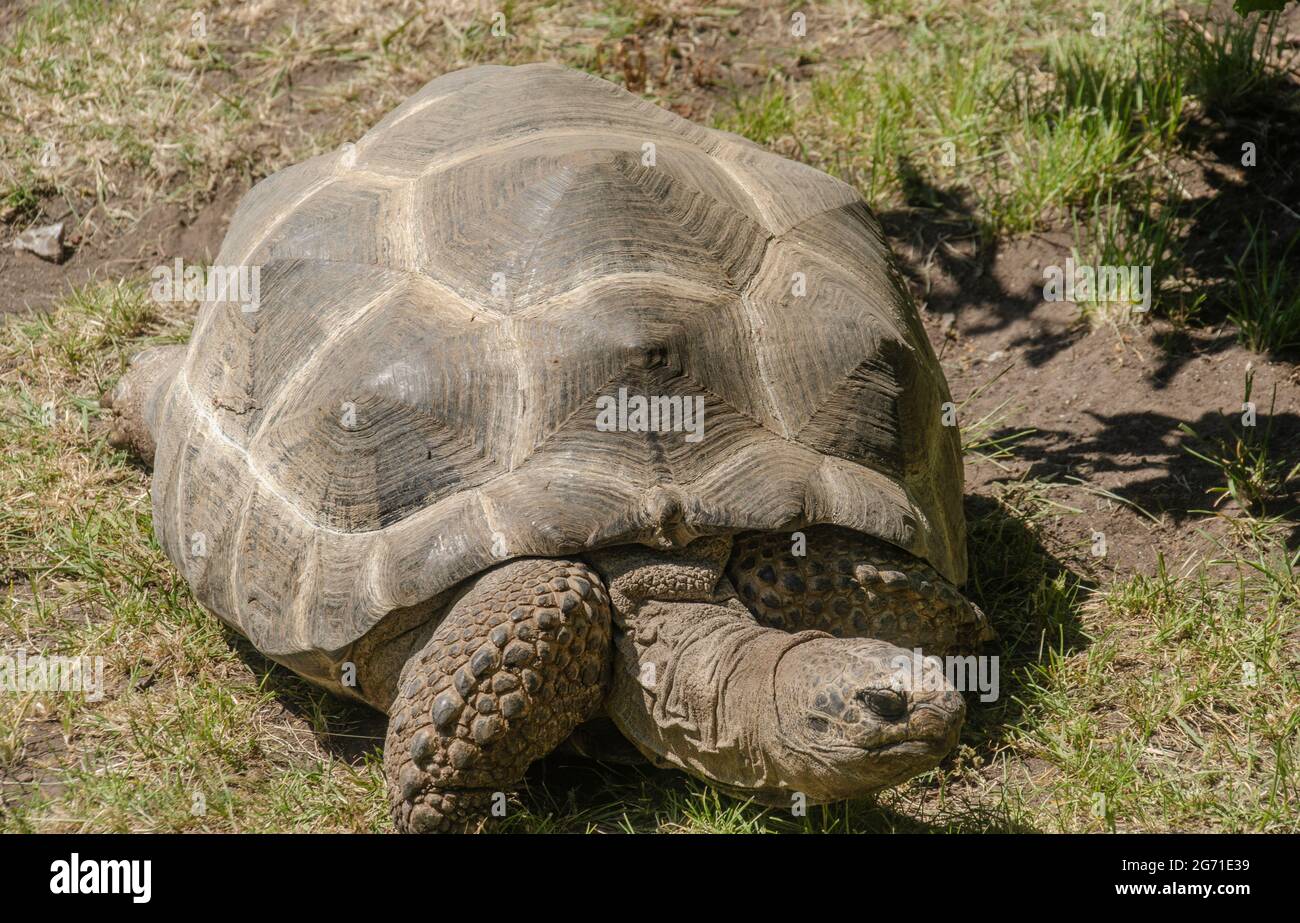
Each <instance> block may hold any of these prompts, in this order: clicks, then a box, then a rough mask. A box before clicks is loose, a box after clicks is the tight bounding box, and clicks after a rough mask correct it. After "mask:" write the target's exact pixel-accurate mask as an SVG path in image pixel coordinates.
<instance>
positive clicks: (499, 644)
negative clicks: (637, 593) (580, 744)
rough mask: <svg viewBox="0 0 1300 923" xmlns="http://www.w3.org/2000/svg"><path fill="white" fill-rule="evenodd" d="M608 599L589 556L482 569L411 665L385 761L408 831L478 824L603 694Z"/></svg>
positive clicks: (497, 810)
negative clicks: (585, 560)
mask: <svg viewBox="0 0 1300 923" xmlns="http://www.w3.org/2000/svg"><path fill="white" fill-rule="evenodd" d="M610 649H611V641H610V612H609V600H608V597H607V595H606V593H605V589H604V587H603V586H602V585H601V583H600V579H599V578H598V577H597V576H596V575H595V573H594V572H592V571H591V570H590V569H589V568H588V567H587V566H586V565H584V564H580V563H576V562H572V561H562V560H552V559H542V558H525V559H522V560H517V561H512V562H510V563H508V564H504V565H502V566H501V567H498V568H496V569H495V570H492V571H489V572H487V573H486V574H484V575H483V576H482V577H480V578H479V579H478V580H477V581H476V582H475V583H474V584H473V585H472V586H471V587H470V589H469V591H468V592H466V593H465V594H464V595H463V596H462V597H461V598H460V599H459V600H458V601H457V602H456V603H455V604H454V605H453V606H452V608H451V610H450V611H449V612H448V613H447V615H446V617H445V618H444V619H443V620H442V622H440V623H439V625H438V627H437V628H436V629H435V630H434V633H433V636H432V637H431V638H430V639H429V642H428V643H427V644H426V645H425V646H424V647H423V648H422V649H421V650H420V651H419V652H418V653H416V654H415V655H414V656H413V657H412V658H411V659H410V661H409V662H408V663H407V665H406V667H405V668H404V669H403V671H402V677H401V679H400V681H399V684H398V695H397V700H396V701H395V702H394V703H393V708H392V712H391V721H390V722H389V726H388V740H387V744H386V746H385V762H386V770H387V776H388V790H389V798H390V801H391V804H392V808H393V821H394V823H395V824H396V825H397V829H398V830H400V831H403V832H422V833H423V832H451V831H456V832H459V831H467V830H473V829H475V828H477V827H478V826H480V825H481V824H482V823H483V822H484V821H486V820H487V819H489V818H491V817H500V816H503V815H504V813H505V810H506V805H507V793H508V792H509V791H510V790H511V789H513V788H514V786H515V785H516V784H517V783H518V782H519V780H520V779H521V778H523V774H524V770H526V769H527V768H528V765H529V764H530V763H532V762H533V761H534V760H536V759H538V758H540V757H542V756H545V755H546V754H547V753H549V752H550V751H551V750H553V749H555V747H557V746H558V745H559V744H560V743H561V742H562V741H563V740H564V739H565V738H566V737H568V736H569V734H570V733H572V731H573V729H574V728H576V727H577V726H578V725H579V724H581V723H582V722H583V721H585V720H587V719H588V718H590V717H592V716H593V715H594V714H595V713H596V712H597V710H598V709H599V708H600V705H601V702H602V700H603V698H604V693H605V687H606V683H607V679H608V673H609V660H610V656H611V655H610Z"/></svg>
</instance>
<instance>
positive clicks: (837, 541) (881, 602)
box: [727, 526, 994, 657]
mask: <svg viewBox="0 0 1300 923" xmlns="http://www.w3.org/2000/svg"><path fill="white" fill-rule="evenodd" d="M804 535H805V538H806V546H805V549H804V550H805V551H806V554H804V555H800V556H796V555H795V554H793V543H792V541H791V539H790V536H789V534H788V533H784V532H750V533H746V534H743V535H739V536H737V537H736V541H735V544H734V546H733V551H732V554H731V559H730V560H729V562H728V564H727V575H728V576H729V577H730V578H731V582H732V584H733V585H734V586H735V587H736V591H737V593H739V594H740V598H741V599H742V600H743V601H744V603H745V605H746V606H748V607H749V609H750V611H752V612H753V613H754V617H755V618H757V619H758V621H759V622H761V623H762V624H764V625H769V626H771V627H773V628H782V629H785V630H786V631H806V630H809V629H816V630H819V631H825V632H827V633H829V634H832V635H835V636H836V637H838V638H878V639H880V640H882V641H888V642H889V643H891V644H895V645H897V646H898V647H901V648H905V649H912V648H917V647H919V648H921V649H922V650H923V651H924V652H925V653H926V654H927V655H934V656H938V657H943V656H947V655H948V654H969V653H974V652H976V651H978V650H979V649H980V648H981V647H983V646H984V645H985V644H986V643H988V642H989V641H991V640H993V638H994V634H993V630H992V628H991V627H990V626H989V623H988V619H987V618H985V616H984V613H983V612H981V611H980V610H979V608H978V607H976V606H975V604H974V603H972V602H970V600H968V599H966V597H965V596H963V595H962V594H961V592H960V591H959V590H958V589H957V588H956V587H954V586H953V585H952V584H951V583H949V582H948V581H947V580H945V579H944V578H943V577H942V576H940V575H939V573H938V572H937V571H936V570H935V569H934V568H932V567H931V566H930V565H929V564H926V563H925V562H924V561H922V560H920V559H919V558H916V557H913V556H912V555H910V554H908V553H907V552H905V551H902V550H900V549H898V548H895V547H893V546H892V545H888V544H886V543H884V542H880V541H877V540H875V539H872V538H869V537H868V536H866V535H863V534H861V533H860V532H854V531H853V530H851V529H843V528H840V527H838V526H813V527H811V528H808V529H805V530H804Z"/></svg>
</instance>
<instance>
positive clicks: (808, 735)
mask: <svg viewBox="0 0 1300 923" xmlns="http://www.w3.org/2000/svg"><path fill="white" fill-rule="evenodd" d="M773 693H774V698H775V709H776V720H777V727H778V731H777V734H778V738H779V742H780V747H781V749H782V750H783V751H784V753H783V757H784V759H785V760H788V761H789V762H791V763H793V764H795V765H798V764H799V763H801V762H802V763H807V764H808V765H807V769H806V771H804V772H801V773H800V775H802V776H803V778H801V779H799V780H796V782H795V784H796V785H798V786H801V787H800V788H799V790H800V791H804V792H806V793H807V794H808V795H809V796H816V797H817V798H818V799H819V800H823V799H824V800H837V799H840V798H847V797H853V796H856V795H861V794H864V793H866V792H869V791H872V790H874V789H879V788H884V787H887V786H890V785H896V784H898V783H900V782H902V781H903V780H905V779H907V778H909V777H910V776H913V775H915V774H917V773H918V772H923V771H925V770H927V769H930V768H932V767H933V766H935V765H936V764H937V763H938V762H939V761H940V760H941V759H942V758H943V757H944V755H946V754H947V753H948V752H949V751H950V750H951V749H952V748H953V746H955V745H956V743H957V737H958V735H959V733H960V731H961V726H962V721H963V720H964V718H965V714H966V706H965V702H964V701H963V699H962V696H961V693H959V692H958V691H957V690H956V689H954V688H953V686H952V685H951V684H950V683H949V682H948V681H947V678H946V677H945V675H944V673H943V669H942V667H941V666H940V665H939V663H938V661H935V660H934V659H923V658H921V657H919V656H918V655H914V654H912V653H909V652H907V651H904V650H903V649H901V648H898V647H895V646H894V645H892V644H889V643H887V642H884V641H876V640H869V639H838V638H828V637H812V638H809V639H808V640H806V641H803V643H801V644H798V645H797V646H795V647H792V648H790V649H789V650H787V651H786V652H785V654H784V655H783V656H782V657H781V658H780V660H779V661H778V663H777V666H776V674H775V681H774V684H773Z"/></svg>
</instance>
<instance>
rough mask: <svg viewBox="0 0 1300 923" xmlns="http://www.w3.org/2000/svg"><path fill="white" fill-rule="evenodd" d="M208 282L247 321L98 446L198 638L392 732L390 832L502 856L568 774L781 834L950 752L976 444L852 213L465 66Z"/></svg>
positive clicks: (207, 321) (242, 240)
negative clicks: (660, 794)
mask: <svg viewBox="0 0 1300 923" xmlns="http://www.w3.org/2000/svg"><path fill="white" fill-rule="evenodd" d="M216 264H217V266H218V267H251V268H253V269H254V270H255V271H256V272H257V273H258V274H259V275H258V278H259V279H260V284H259V286H258V289H259V291H258V296H257V299H256V302H255V303H251V304H250V303H248V302H247V301H245V302H243V303H235V300H233V299H229V298H215V299H212V298H210V299H209V300H207V301H205V302H204V304H203V306H202V308H201V310H200V313H199V315H198V319H197V321H196V325H195V329H194V334H193V337H192V338H191V339H190V341H189V343H188V345H185V346H171V347H155V348H152V349H149V350H146V351H145V352H143V353H141V354H140V355H138V356H137V357H135V359H134V360H133V362H132V364H131V367H130V368H129V370H128V372H127V374H126V375H125V376H124V377H123V379H122V380H121V382H120V383H119V384H118V386H117V387H116V388H115V389H114V391H113V393H112V394H111V395H109V398H108V400H107V403H109V404H110V405H111V406H112V407H113V408H114V411H115V424H114V427H115V428H114V432H113V436H112V438H113V439H114V440H115V441H116V443H117V444H119V445H125V446H129V447H130V448H132V449H133V450H134V451H136V452H137V453H139V454H140V455H141V456H143V457H144V458H145V459H147V460H148V461H150V462H151V463H152V465H153V486H152V495H153V510H154V514H153V515H154V528H155V531H156V534H157V538H158V541H159V543H160V544H161V546H162V548H163V549H164V550H165V552H166V554H167V556H168V557H169V558H170V559H171V560H172V561H173V562H174V563H175V565H176V567H177V569H178V570H179V571H180V572H181V573H182V574H183V575H184V577H185V579H186V580H187V581H188V582H189V584H190V586H191V587H192V588H193V591H194V594H195V596H196V597H197V599H198V600H199V601H200V602H201V603H202V604H203V605H204V606H206V607H207V608H208V609H210V610H211V611H212V612H214V613H216V615H217V616H219V617H220V618H221V619H222V621H224V622H225V623H226V624H227V625H229V626H231V627H232V628H233V629H235V630H236V631H238V632H239V633H241V634H242V635H244V636H245V637H247V638H248V639H249V641H251V643H252V644H253V645H254V646H255V647H256V648H257V649H258V650H259V651H261V652H263V653H264V654H266V655H267V656H268V657H270V658H272V659H274V660H275V661H278V662H279V663H281V664H283V665H284V666H286V667H288V668H289V669H291V670H293V671H295V672H296V673H298V674H300V675H302V676H304V677H306V678H307V679H309V680H311V681H313V682H315V683H318V684H320V685H321V686H324V687H325V688H327V689H330V690H333V691H334V692H336V693H338V694H340V695H344V696H349V697H351V698H354V699H358V700H360V701H362V702H365V703H367V704H369V705H371V706H373V707H374V708H377V709H380V710H382V711H384V712H385V713H387V714H388V716H389V719H390V720H389V730H388V738H387V743H386V750H385V760H386V774H387V778H388V784H389V791H390V796H391V801H392V810H393V817H394V820H395V822H396V825H397V827H398V828H399V829H401V830H412V831H446V830H463V829H466V828H467V827H477V826H478V825H479V824H480V823H481V822H482V821H483V820H484V819H485V818H488V817H490V816H491V815H492V814H493V813H494V810H493V809H494V807H496V806H499V805H501V804H504V803H505V797H506V796H505V795H504V794H503V793H504V792H507V791H509V790H510V788H511V786H512V785H514V784H516V783H518V782H519V781H520V780H521V778H522V775H523V773H524V771H525V769H526V768H527V767H528V765H529V764H530V763H532V762H533V761H535V760H537V759H538V758H540V757H542V756H544V755H546V754H547V753H549V752H550V751H552V750H554V749H555V748H557V747H559V746H561V745H566V746H573V747H576V748H577V749H578V750H579V751H581V752H584V753H595V754H596V755H599V754H600V753H601V752H602V751H606V752H609V753H610V754H611V755H612V754H614V753H615V751H617V750H618V749H619V745H620V744H621V745H622V746H623V747H624V748H625V749H626V750H627V751H628V752H630V753H633V754H636V753H639V754H640V756H642V757H644V758H646V759H649V760H650V761H651V762H653V763H655V764H656V765H659V766H672V767H676V768H679V769H681V770H684V771H686V772H688V773H691V774H693V775H695V776H698V777H699V778H701V779H705V780H708V781H710V782H712V783H714V784H716V785H717V786H718V787H719V788H721V789H723V790H724V791H727V792H730V793H735V794H738V795H741V796H745V797H752V798H755V799H758V800H760V801H764V802H769V803H771V802H784V803H787V804H789V803H790V799H791V798H796V797H800V795H801V796H802V797H803V798H804V799H805V800H806V803H814V804H815V803H824V802H828V801H833V800H839V799H845V798H851V797H856V796H859V795H862V794H864V793H867V792H871V791H873V790H876V789H880V788H882V787H885V786H890V785H895V784H897V783H899V782H901V781H903V780H904V779H906V778H908V777H909V776H912V775H914V774H916V773H918V772H921V771H923V770H926V769H928V768H930V767H933V766H934V765H936V764H937V763H938V762H939V760H940V759H941V758H942V757H943V756H944V755H945V754H946V753H947V752H948V751H949V750H950V749H951V748H952V747H953V746H954V744H955V742H956V740H957V736H958V732H959V729H960V727H961V723H962V720H963V718H964V714H965V706H964V703H963V700H962V697H961V695H960V693H959V692H958V691H957V690H955V689H954V688H953V686H952V684H951V683H950V682H949V681H948V678H947V677H945V676H944V672H943V670H942V667H941V665H940V664H939V663H938V662H937V660H936V658H935V657H932V656H928V655H945V654H948V653H951V652H958V651H968V650H971V649H972V648H974V647H975V646H977V645H979V644H981V643H982V642H983V641H984V640H986V639H987V638H988V636H989V629H988V626H987V622H986V620H985V618H984V616H983V614H982V613H981V612H980V611H979V610H978V609H977V608H976V607H975V606H973V605H972V604H971V603H969V602H968V601H966V600H965V599H964V598H963V596H962V595H961V594H960V592H958V590H957V589H956V587H957V586H960V585H961V584H962V583H963V581H964V580H965V576H966V552H965V526H964V520H963V514H962V506H961V499H962V465H961V458H960V451H959V440H958V435H957V431H956V429H955V428H954V427H953V426H952V425H950V424H951V423H952V420H951V419H950V416H951V406H950V405H948V404H947V402H948V401H949V395H948V391H947V385H946V383H945V381H944V378H943V374H942V372H941V370H940V367H939V364H938V362H937V360H936V358H935V355H934V352H933V350H932V349H931V347H930V345H929V342H928V341H927V338H926V335H925V332H924V330H923V328H922V325H921V323H920V320H919V317H918V314H917V311H916V309H915V308H914V306H913V305H912V303H911V301H910V300H909V298H908V296H907V294H906V292H905V289H904V286H903V284H902V281H901V278H900V276H899V274H898V272H897V270H896V269H895V267H894V263H893V258H892V256H891V254H890V251H889V248H888V245H887V244H886V242H885V240H884V238H883V235H882V232H881V229H880V225H879V224H878V223H877V221H876V219H875V218H874V216H873V215H872V213H871V212H870V211H869V210H868V208H867V206H866V205H865V204H864V203H863V201H862V200H861V198H860V197H859V196H858V194H857V193H856V192H855V191H854V190H853V189H852V188H851V187H849V186H848V185H846V184H844V183H842V182H840V181H838V180H835V179H833V178H831V177H830V176H827V175H826V174H824V173H821V172H819V171H817V170H815V169H813V168H811V167H808V166H805V165H802V164H799V163H795V162H792V161H790V160H786V159H783V158H781V157H778V156H775V155H773V154H771V153H768V152H766V151H765V150H763V149H762V148H760V147H758V146H756V145H754V144H752V143H750V142H748V141H746V140H744V139H742V138H740V137H738V136H736V135H732V134H729V133H725V132H720V131H715V130H711V129H707V128H702V127H700V126H698V125H695V124H693V123H691V122H689V121H686V120H684V119H682V118H679V117H678V116H676V115H673V114H671V113H669V112H667V111H665V110H663V109H660V108H658V107H656V106H655V105H653V104H651V103H649V102H647V101H644V100H642V99H640V98H638V97H636V96H633V95H631V94H629V93H627V92H626V91H624V90H623V89H621V88H620V87H618V86H615V85H613V84H611V83H607V82H605V81H603V80H600V79H597V78H595V77H593V76H590V75H587V74H583V73H579V72H576V71H572V70H568V69H565V68H562V67H557V66H550V65H528V66H523V67H498V66H489V67H475V68H471V69H468V70H462V71H459V72H456V73H451V74H447V75H445V76H443V77H440V78H438V79H436V80H433V81H432V82H430V83H429V84H427V85H426V86H425V87H424V88H423V89H421V90H420V91H419V92H418V93H416V94H415V95H414V96H412V97H411V98H409V99H408V100H406V101H405V102H404V103H402V104H401V105H400V106H398V107H397V108H396V109H395V110H393V111H392V112H391V113H389V114H388V115H387V116H386V117H385V118H384V119H383V120H382V121H381V122H380V123H379V124H378V125H376V126H375V127H374V128H373V129H372V130H370V131H369V132H368V133H367V134H366V135H365V136H364V137H362V138H361V139H360V140H359V141H357V142H356V143H355V144H347V145H344V146H343V147H342V148H341V149H339V150H337V151H334V152H332V153H328V154H323V155H321V156H318V157H314V158H312V159H310V160H307V161H306V162H304V163H300V164H297V165H296V166H292V167H289V168H288V169H285V170H282V171H280V172H278V173H276V174H274V175H272V176H270V177H268V178H267V179H265V180H263V181H261V182H260V183H258V184H257V185H256V186H254V187H253V189H252V191H251V192H249V193H248V195H247V196H246V197H245V198H244V200H243V202H242V203H241V204H240V206H239V208H238V210H237V212H236V214H235V216H234V218H233V219H232V222H231V226H230V229H229V232H228V234H227V235H226V238H225V241H224V244H223V246H222V248H221V251H220V254H219V256H218V257H217V261H216ZM945 411H947V412H945ZM946 417H948V418H946ZM945 424H949V425H945ZM918 649H919V650H921V651H924V654H925V655H927V656H924V657H918V656H917V654H916V651H917V650H918ZM918 662H919V663H920V668H919V669H903V668H902V666H901V665H903V664H906V663H911V664H913V665H914V666H915V665H916V664H917V663H918ZM611 722H612V723H611ZM614 728H617V732H621V736H620V735H619V733H616V732H614ZM624 738H625V740H624ZM629 741H630V743H631V744H632V745H633V746H634V748H635V749H633V747H629V746H627V742H629Z"/></svg>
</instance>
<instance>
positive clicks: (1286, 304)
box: [1225, 222, 1300, 353]
mask: <svg viewBox="0 0 1300 923" xmlns="http://www.w3.org/2000/svg"><path fill="white" fill-rule="evenodd" d="M1244 236H1245V237H1246V246H1245V248H1244V250H1243V252H1242V254H1241V256H1240V257H1238V258H1237V259H1236V260H1231V259H1230V260H1229V263H1228V265H1229V269H1230V270H1231V273H1232V277H1231V281H1230V283H1229V286H1228V294H1227V298H1226V299H1225V300H1226V302H1227V311H1228V317H1229V319H1230V320H1231V321H1232V322H1233V323H1234V324H1236V325H1237V330H1238V331H1239V335H1240V337H1241V341H1242V342H1243V343H1245V344H1246V345H1247V346H1249V347H1250V348H1251V349H1253V350H1255V351H1256V352H1261V353H1262V352H1281V351H1283V350H1288V349H1295V348H1296V347H1300V270H1298V269H1297V268H1296V262H1295V260H1294V258H1293V254H1295V253H1297V251H1296V243H1297V242H1300V232H1297V233H1295V234H1293V235H1292V236H1291V238H1290V239H1289V240H1287V241H1286V242H1285V243H1283V244H1282V245H1281V246H1280V247H1279V246H1278V245H1276V244H1272V243H1270V242H1269V232H1268V229H1267V228H1266V227H1264V226H1263V224H1262V222H1261V223H1258V224H1250V223H1249V222H1248V223H1247V224H1246V234H1245V235H1244ZM1279 250H1280V251H1281V252H1279Z"/></svg>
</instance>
